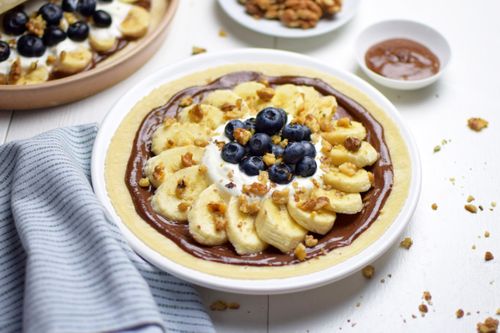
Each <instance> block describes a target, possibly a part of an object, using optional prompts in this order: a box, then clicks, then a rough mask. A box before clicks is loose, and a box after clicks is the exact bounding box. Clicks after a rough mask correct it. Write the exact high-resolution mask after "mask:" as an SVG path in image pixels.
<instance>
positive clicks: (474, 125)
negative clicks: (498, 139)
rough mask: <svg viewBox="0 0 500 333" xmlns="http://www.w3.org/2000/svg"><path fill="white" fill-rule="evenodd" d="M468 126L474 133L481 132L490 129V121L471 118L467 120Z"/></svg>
mask: <svg viewBox="0 0 500 333" xmlns="http://www.w3.org/2000/svg"><path fill="white" fill-rule="evenodd" d="M467 126H469V128H470V129H471V130H473V131H476V132H480V131H482V130H483V129H485V128H486V127H488V121H486V120H484V119H482V118H469V119H468V120H467Z"/></svg>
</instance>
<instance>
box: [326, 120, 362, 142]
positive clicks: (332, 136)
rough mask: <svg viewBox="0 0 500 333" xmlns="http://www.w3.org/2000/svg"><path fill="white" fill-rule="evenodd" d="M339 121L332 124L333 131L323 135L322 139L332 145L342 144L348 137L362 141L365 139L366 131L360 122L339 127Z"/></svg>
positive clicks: (352, 122)
mask: <svg viewBox="0 0 500 333" xmlns="http://www.w3.org/2000/svg"><path fill="white" fill-rule="evenodd" d="M338 123H339V121H338V120H335V121H334V122H333V130H332V131H330V132H325V133H323V138H325V140H326V141H328V142H330V143H331V144H332V145H336V144H342V143H343V142H344V140H345V139H347V138H348V137H353V138H356V139H360V140H364V139H365V138H366V129H365V127H364V126H363V124H361V123H360V122H357V121H350V122H349V124H348V125H347V126H339V125H338Z"/></svg>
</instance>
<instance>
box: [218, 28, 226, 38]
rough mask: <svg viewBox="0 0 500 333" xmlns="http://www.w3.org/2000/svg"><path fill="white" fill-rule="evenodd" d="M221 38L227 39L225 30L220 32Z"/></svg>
mask: <svg viewBox="0 0 500 333" xmlns="http://www.w3.org/2000/svg"><path fill="white" fill-rule="evenodd" d="M219 37H222V38H224V37H227V32H226V31H225V30H223V29H220V30H219Z"/></svg>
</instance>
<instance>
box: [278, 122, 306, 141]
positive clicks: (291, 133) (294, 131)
mask: <svg viewBox="0 0 500 333" xmlns="http://www.w3.org/2000/svg"><path fill="white" fill-rule="evenodd" d="M304 134H305V133H304V126H302V125H300V124H286V125H285V127H283V131H282V132H281V136H282V137H283V138H285V139H288V141H301V140H303V139H304Z"/></svg>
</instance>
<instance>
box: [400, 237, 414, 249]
mask: <svg viewBox="0 0 500 333" xmlns="http://www.w3.org/2000/svg"><path fill="white" fill-rule="evenodd" d="M412 245H413V240H412V239H411V237H405V239H403V240H402V241H401V243H399V246H400V247H402V248H405V249H407V250H409V249H410V247H411V246H412Z"/></svg>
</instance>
